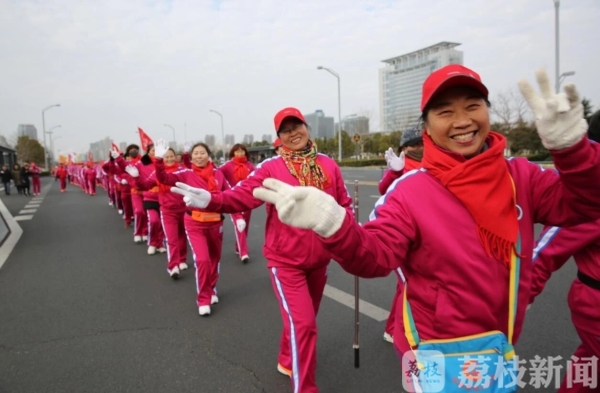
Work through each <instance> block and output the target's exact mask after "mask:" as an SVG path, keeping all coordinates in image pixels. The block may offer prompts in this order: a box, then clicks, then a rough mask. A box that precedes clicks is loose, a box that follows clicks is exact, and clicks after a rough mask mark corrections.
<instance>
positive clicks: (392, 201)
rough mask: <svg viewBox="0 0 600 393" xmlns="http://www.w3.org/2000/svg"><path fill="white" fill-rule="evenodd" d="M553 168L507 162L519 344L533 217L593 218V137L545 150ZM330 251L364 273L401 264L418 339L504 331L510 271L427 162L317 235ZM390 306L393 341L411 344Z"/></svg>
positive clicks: (598, 198)
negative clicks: (514, 224) (516, 238)
mask: <svg viewBox="0 0 600 393" xmlns="http://www.w3.org/2000/svg"><path fill="white" fill-rule="evenodd" d="M552 155H553V158H554V163H555V165H556V168H557V169H558V173H557V172H556V171H554V170H544V169H543V168H541V167H539V166H538V165H535V164H532V163H530V162H528V161H527V160H526V159H523V158H516V159H512V160H507V161H506V165H507V166H508V170H509V172H510V173H511V175H512V177H513V179H514V182H515V186H516V191H517V204H518V212H519V230H520V237H521V254H522V255H523V258H522V263H521V271H520V283H519V296H518V306H517V317H516V323H515V330H514V342H515V343H516V342H517V340H518V338H519V335H520V333H521V328H522V324H523V319H524V316H525V308H526V307H527V305H528V304H529V299H530V295H531V294H530V287H531V275H532V264H531V256H532V252H533V247H534V231H533V229H534V228H533V227H534V223H543V224H546V225H563V226H564V225H574V224H578V223H581V222H586V221H589V220H591V219H595V218H600V193H598V192H593V191H592V190H594V189H595V188H593V187H591V185H593V184H596V186H595V187H596V189H597V188H598V185H597V184H598V182H599V181H600V145H598V144H596V143H591V142H590V141H589V140H588V139H587V138H585V139H584V140H583V141H581V142H579V143H577V144H576V145H575V146H573V147H571V148H569V149H564V150H562V151H555V152H552ZM320 239H321V242H322V244H323V245H324V246H325V248H326V249H328V250H329V251H331V253H332V255H333V259H335V260H336V261H339V262H340V264H341V265H342V267H343V268H344V269H345V270H347V271H349V272H352V273H354V274H358V275H361V276H363V277H374V276H378V275H382V274H384V273H385V272H386V271H387V270H388V269H396V268H400V269H401V270H402V272H403V276H404V277H406V279H407V280H408V282H409V283H410V285H409V286H408V294H407V295H408V298H409V301H410V304H411V309H412V312H413V316H414V319H415V323H416V326H417V331H418V333H419V336H420V338H421V339H444V338H453V337H459V336H465V335H471V334H477V333H483V332H487V331H491V330H500V331H503V332H505V333H506V332H507V328H508V283H509V269H508V268H507V267H506V266H504V265H503V264H502V263H500V262H499V261H497V260H495V259H494V258H491V257H489V256H488V255H487V254H486V252H485V251H484V249H483V247H481V246H480V242H479V239H478V235H477V230H476V224H475V221H474V220H473V219H472V217H471V215H470V214H469V212H468V210H467V209H466V208H465V206H464V205H463V204H462V203H461V202H460V201H459V200H458V199H457V198H456V197H455V196H454V195H452V194H451V193H450V192H449V191H448V190H447V189H446V188H445V187H443V186H442V185H441V183H440V182H439V181H438V180H437V179H435V178H434V177H433V176H431V175H429V174H428V173H427V172H426V171H425V170H424V169H418V170H413V171H410V172H408V173H406V174H405V175H404V176H403V177H401V178H400V179H399V180H397V181H396V182H395V183H394V184H392V186H391V187H390V189H389V190H388V192H387V193H386V194H385V195H384V196H382V197H381V198H380V199H379V200H378V201H377V203H376V204H375V209H374V210H373V212H372V213H371V216H370V221H369V222H367V223H366V224H364V225H363V226H361V225H358V224H357V223H356V222H355V221H354V217H352V215H351V214H348V215H347V216H346V218H345V221H344V223H343V225H342V227H341V228H340V230H339V231H338V232H337V233H336V234H334V235H333V236H332V237H330V238H328V239H323V238H320ZM399 304H400V307H398V310H397V314H396V326H395V327H394V331H395V332H397V333H396V334H394V343H395V345H396V346H397V347H398V349H399V350H400V351H401V352H403V353H404V352H406V351H407V350H408V349H409V346H408V342H407V341H406V339H405V338H404V334H402V333H401V332H403V331H404V326H403V325H402V308H403V307H402V305H401V304H402V303H399Z"/></svg>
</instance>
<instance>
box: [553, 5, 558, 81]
mask: <svg viewBox="0 0 600 393" xmlns="http://www.w3.org/2000/svg"><path fill="white" fill-rule="evenodd" d="M552 1H554V34H555V36H554V42H555V48H554V50H555V56H556V59H555V63H556V65H555V68H556V69H555V73H556V92H557V93H558V91H559V88H560V81H559V79H560V63H559V58H560V56H559V49H558V9H559V8H560V0H552Z"/></svg>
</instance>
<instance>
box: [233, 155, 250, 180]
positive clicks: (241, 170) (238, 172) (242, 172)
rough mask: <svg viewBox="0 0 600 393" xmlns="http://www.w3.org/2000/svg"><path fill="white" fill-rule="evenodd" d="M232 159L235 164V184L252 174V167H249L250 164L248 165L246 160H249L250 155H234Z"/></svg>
mask: <svg viewBox="0 0 600 393" xmlns="http://www.w3.org/2000/svg"><path fill="white" fill-rule="evenodd" d="M232 161H233V164H234V166H235V167H234V168H233V177H234V179H235V184H237V183H239V182H241V181H242V180H245V179H246V178H247V177H248V175H249V174H250V169H248V166H247V165H246V162H248V157H246V156H242V157H233V160H232ZM232 185H233V184H232Z"/></svg>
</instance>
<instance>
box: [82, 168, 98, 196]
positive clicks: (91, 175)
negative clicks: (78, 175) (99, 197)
mask: <svg viewBox="0 0 600 393" xmlns="http://www.w3.org/2000/svg"><path fill="white" fill-rule="evenodd" d="M83 175H84V178H85V185H86V187H85V188H86V192H87V193H88V194H89V195H92V196H93V195H96V169H95V168H94V164H91V163H90V164H88V165H87V168H86V169H85V171H84V172H83Z"/></svg>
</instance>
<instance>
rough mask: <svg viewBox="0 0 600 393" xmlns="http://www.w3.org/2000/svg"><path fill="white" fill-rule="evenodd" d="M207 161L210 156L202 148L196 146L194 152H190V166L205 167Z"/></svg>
mask: <svg viewBox="0 0 600 393" xmlns="http://www.w3.org/2000/svg"><path fill="white" fill-rule="evenodd" d="M209 160H210V156H209V155H208V152H207V151H206V149H205V148H204V146H196V147H195V148H194V150H192V164H194V165H196V166H197V167H200V168H202V167H205V166H206V164H208V161H209Z"/></svg>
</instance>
